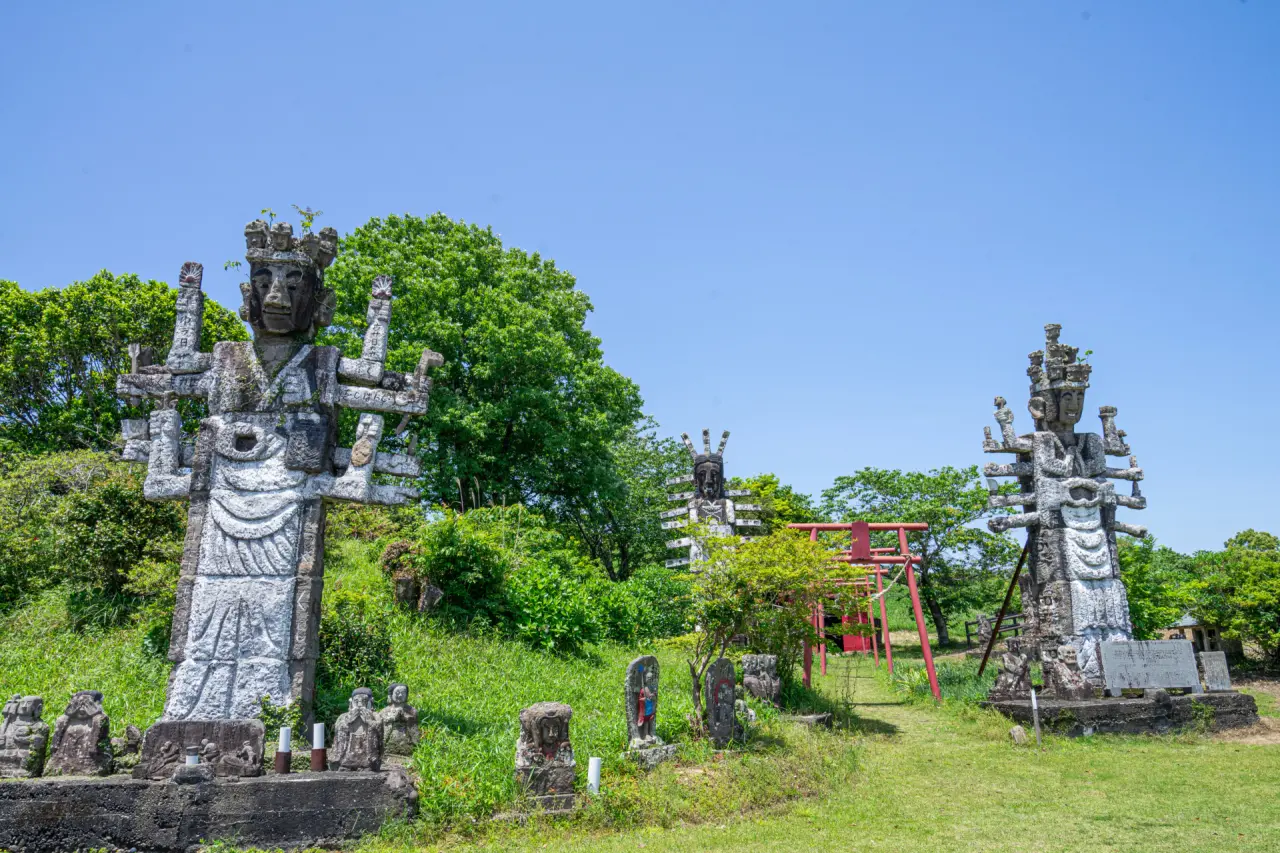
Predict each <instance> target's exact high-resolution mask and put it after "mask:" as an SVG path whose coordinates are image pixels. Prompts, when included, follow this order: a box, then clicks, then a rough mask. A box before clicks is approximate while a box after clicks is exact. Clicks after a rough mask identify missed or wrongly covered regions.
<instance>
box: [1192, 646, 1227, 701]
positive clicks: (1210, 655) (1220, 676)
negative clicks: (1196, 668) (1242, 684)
mask: <svg viewBox="0 0 1280 853" xmlns="http://www.w3.org/2000/svg"><path fill="white" fill-rule="evenodd" d="M1200 671H1201V672H1203V673H1204V689H1205V690H1208V691H1209V692H1211V693H1213V692H1218V691H1223V690H1230V689H1231V669H1230V667H1228V666H1227V653H1226V652H1200Z"/></svg>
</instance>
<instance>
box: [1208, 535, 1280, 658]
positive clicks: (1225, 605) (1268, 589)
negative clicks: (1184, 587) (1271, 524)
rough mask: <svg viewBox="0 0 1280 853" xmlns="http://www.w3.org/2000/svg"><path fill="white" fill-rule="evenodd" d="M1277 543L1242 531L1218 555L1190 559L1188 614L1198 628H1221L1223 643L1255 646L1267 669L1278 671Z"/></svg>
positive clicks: (1279, 578)
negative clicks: (1192, 567)
mask: <svg viewBox="0 0 1280 853" xmlns="http://www.w3.org/2000/svg"><path fill="white" fill-rule="evenodd" d="M1277 544H1278V543H1277V540H1276V537H1275V536H1274V535H1272V534H1270V533H1266V532H1263V531H1257V530H1245V531H1243V532H1241V533H1238V534H1236V535H1235V536H1233V537H1232V538H1231V539H1229V540H1227V542H1226V547H1225V548H1224V549H1223V550H1221V551H1216V552H1213V551H1201V552H1200V553H1198V554H1196V555H1195V556H1194V558H1193V560H1194V564H1195V571H1196V573H1197V575H1198V577H1196V579H1194V580H1193V581H1191V583H1190V584H1188V594H1187V601H1188V609H1189V610H1190V611H1191V614H1192V615H1193V616H1195V617H1196V618H1197V619H1199V620H1200V622H1201V624H1206V625H1220V626H1221V628H1222V635H1223V636H1224V637H1226V638H1227V639H1232V640H1240V641H1242V642H1245V643H1250V644H1252V645H1255V646H1257V647H1258V648H1259V649H1260V650H1261V651H1262V653H1263V655H1264V656H1265V657H1266V660H1267V663H1268V665H1270V666H1272V667H1277V666H1280V550H1278V549H1277Z"/></svg>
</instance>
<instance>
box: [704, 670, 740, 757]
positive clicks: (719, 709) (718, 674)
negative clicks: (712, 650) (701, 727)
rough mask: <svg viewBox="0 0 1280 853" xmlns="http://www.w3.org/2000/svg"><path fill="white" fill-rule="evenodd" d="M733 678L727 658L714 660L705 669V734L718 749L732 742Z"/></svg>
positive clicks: (733, 719) (733, 722) (734, 722)
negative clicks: (708, 735)
mask: <svg viewBox="0 0 1280 853" xmlns="http://www.w3.org/2000/svg"><path fill="white" fill-rule="evenodd" d="M735 681H736V679H735V677H734V670H733V661H731V660H729V659H728V658H716V659H715V660H714V661H712V662H711V665H710V666H709V667H707V674H706V682H705V687H704V690H705V704H706V707H707V733H708V734H710V736H711V740H712V742H713V743H714V744H715V745H716V746H717V747H720V748H724V747H725V746H726V745H728V743H729V741H731V740H733V736H734V732H735V729H736V726H737V718H736V716H735V714H734V705H733V702H734V699H736V698H737V697H736V696H735V695H734V690H735V687H734V682H735Z"/></svg>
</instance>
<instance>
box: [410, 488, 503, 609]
mask: <svg viewBox="0 0 1280 853" xmlns="http://www.w3.org/2000/svg"><path fill="white" fill-rule="evenodd" d="M409 533H410V536H409V541H410V542H411V544H412V545H413V550H412V557H411V558H410V557H406V558H405V559H406V560H407V561H408V562H410V563H411V565H412V566H413V571H414V573H415V574H416V575H417V576H418V577H419V578H420V579H421V580H423V581H424V582H428V583H432V584H434V585H436V586H437V587H439V588H440V590H441V591H442V592H443V593H444V595H443V597H442V598H441V599H440V603H439V605H438V610H439V612H440V613H441V614H442V615H444V616H445V617H448V618H452V619H454V620H456V621H459V622H463V623H470V622H473V621H475V620H477V619H478V620H480V621H481V622H482V623H487V624H501V623H503V622H504V621H505V618H506V612H507V607H506V602H505V600H504V599H503V595H502V587H503V582H504V579H505V576H506V573H507V570H508V568H509V567H510V564H511V558H510V555H509V554H508V553H506V551H505V549H504V547H503V544H504V538H503V531H502V530H501V529H499V527H498V526H497V525H495V524H494V523H492V519H490V518H489V517H487V515H486V513H485V512H484V511H474V512H469V513H455V512H453V511H451V510H446V511H445V513H444V516H443V517H442V518H439V519H437V520H434V521H427V522H421V523H418V524H416V525H414V527H413V528H412V530H411V531H409Z"/></svg>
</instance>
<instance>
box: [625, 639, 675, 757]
mask: <svg viewBox="0 0 1280 853" xmlns="http://www.w3.org/2000/svg"><path fill="white" fill-rule="evenodd" d="M658 674H659V668H658V659H657V658H656V657H654V656H653V655H642V656H640V657H638V658H636V659H635V660H633V661H632V662H631V663H630V664H628V665H627V677H626V682H625V684H624V686H623V687H624V690H623V692H624V695H625V703H626V709H627V749H628V750H629V752H628V754H629V755H630V756H631V757H632V758H633V759H635V760H636V762H637V763H639V764H640V765H641V766H643V767H645V768H646V769H650V768H653V767H656V766H658V765H659V764H661V763H662V762H663V761H666V760H667V759H668V758H671V757H672V756H673V755H675V751H676V748H675V746H674V745H667V744H665V743H663V740H662V738H660V737H658V733H657V731H656V725H657V721H658Z"/></svg>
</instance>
